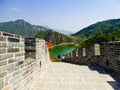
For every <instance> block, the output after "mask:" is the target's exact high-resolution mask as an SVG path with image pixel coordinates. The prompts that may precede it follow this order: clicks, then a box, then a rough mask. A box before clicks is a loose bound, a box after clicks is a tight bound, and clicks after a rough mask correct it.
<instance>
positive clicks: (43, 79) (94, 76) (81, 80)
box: [30, 62, 120, 90]
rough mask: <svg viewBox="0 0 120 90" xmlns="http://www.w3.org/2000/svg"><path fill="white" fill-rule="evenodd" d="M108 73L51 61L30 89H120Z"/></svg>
mask: <svg viewBox="0 0 120 90" xmlns="http://www.w3.org/2000/svg"><path fill="white" fill-rule="evenodd" d="M115 83H116V81H115V80H114V79H113V78H112V77H111V76H110V75H108V74H100V73H99V72H97V71H93V70H90V69H89V68H88V66H80V65H74V64H69V63H61V62H60V63H50V64H49V65H48V66H47V68H46V70H45V71H44V72H43V73H42V74H41V75H39V76H38V78H37V79H36V80H35V81H34V82H33V83H32V85H31V86H30V87H31V89H30V90H120V88H119V87H118V86H117V85H116V84H115Z"/></svg>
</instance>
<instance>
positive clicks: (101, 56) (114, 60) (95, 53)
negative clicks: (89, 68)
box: [63, 42, 120, 74]
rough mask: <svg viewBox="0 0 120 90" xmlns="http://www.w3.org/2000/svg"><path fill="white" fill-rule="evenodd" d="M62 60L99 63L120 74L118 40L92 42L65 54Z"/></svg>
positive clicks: (78, 62) (119, 47)
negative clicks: (99, 42) (92, 43)
mask: <svg viewBox="0 0 120 90" xmlns="http://www.w3.org/2000/svg"><path fill="white" fill-rule="evenodd" d="M63 61H64V62H70V63H76V64H85V65H99V66H102V67H103V68H105V69H107V70H112V71H114V72H116V73H118V74H120V42H107V43H102V44H94V45H91V46H89V47H86V48H82V49H79V50H78V49H77V50H75V51H73V52H71V53H69V54H68V55H66V56H65V59H64V60H63Z"/></svg>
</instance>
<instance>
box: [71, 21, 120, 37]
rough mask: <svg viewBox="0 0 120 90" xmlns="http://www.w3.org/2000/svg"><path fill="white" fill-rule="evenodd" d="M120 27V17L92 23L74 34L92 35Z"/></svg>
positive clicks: (81, 35) (106, 32)
mask: <svg viewBox="0 0 120 90" xmlns="http://www.w3.org/2000/svg"><path fill="white" fill-rule="evenodd" d="M119 29H120V19H111V20H106V21H102V22H98V23H95V24H93V25H90V26H88V27H86V28H84V29H82V30H80V31H78V32H77V33H75V34H73V35H72V36H80V37H87V38H88V37H91V36H95V35H96V34H103V33H104V34H108V33H112V32H113V31H115V30H119Z"/></svg>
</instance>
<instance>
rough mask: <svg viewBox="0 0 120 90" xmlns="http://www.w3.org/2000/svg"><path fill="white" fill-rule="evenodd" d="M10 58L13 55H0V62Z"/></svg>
mask: <svg viewBox="0 0 120 90" xmlns="http://www.w3.org/2000/svg"><path fill="white" fill-rule="evenodd" d="M12 57H13V54H4V55H0V60H4V59H7V58H12Z"/></svg>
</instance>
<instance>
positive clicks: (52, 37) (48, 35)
mask: <svg viewBox="0 0 120 90" xmlns="http://www.w3.org/2000/svg"><path fill="white" fill-rule="evenodd" d="M36 37H38V38H42V39H45V40H46V41H48V42H50V43H53V44H56V45H57V44H61V43H72V41H73V39H72V38H71V37H70V36H67V35H64V34H62V33H58V32H56V31H53V30H51V29H49V30H47V31H45V30H44V31H43V30H41V31H39V32H38V33H37V35H36Z"/></svg>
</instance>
